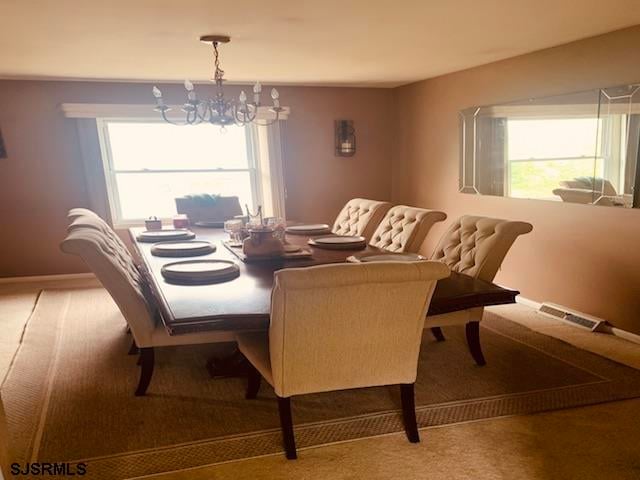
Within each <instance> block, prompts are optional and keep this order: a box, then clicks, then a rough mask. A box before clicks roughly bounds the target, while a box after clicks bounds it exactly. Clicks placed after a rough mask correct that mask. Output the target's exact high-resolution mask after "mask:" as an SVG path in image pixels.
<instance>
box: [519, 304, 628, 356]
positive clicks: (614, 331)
mask: <svg viewBox="0 0 640 480" xmlns="http://www.w3.org/2000/svg"><path fill="white" fill-rule="evenodd" d="M516 303H519V304H520V305H524V306H525V307H530V308H533V309H534V310H538V309H539V308H540V305H542V304H541V303H540V302H536V301H535V300H531V299H529V298H525V297H523V296H522V295H518V296H517V297H516ZM545 318H550V319H552V320H553V317H551V316H546V315H545ZM555 320H557V321H558V322H562V323H565V322H564V321H563V320H560V319H555ZM600 333H609V334H611V335H614V336H616V337H620V338H624V339H625V340H629V341H630V342H633V343H638V344H640V335H638V334H636V333H632V332H628V331H626V330H622V329H621V328H617V327H614V326H611V325H609V324H606V326H605V327H604V331H603V332H600Z"/></svg>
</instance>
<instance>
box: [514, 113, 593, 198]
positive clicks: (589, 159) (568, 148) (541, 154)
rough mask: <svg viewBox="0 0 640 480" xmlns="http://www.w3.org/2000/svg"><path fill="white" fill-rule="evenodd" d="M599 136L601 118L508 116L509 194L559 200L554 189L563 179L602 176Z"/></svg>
mask: <svg viewBox="0 0 640 480" xmlns="http://www.w3.org/2000/svg"><path fill="white" fill-rule="evenodd" d="M599 137H600V138H602V120H598V119H597V118H555V119H554V118H542V119H540V118H536V119H508V121H507V139H508V140H507V152H506V153H507V174H506V188H507V192H508V195H509V196H510V197H520V198H545V199H549V200H554V199H555V200H558V197H554V195H553V193H552V192H553V189H554V188H557V187H558V186H559V182H560V181H563V180H571V179H574V178H578V177H591V178H593V177H594V176H595V177H602V176H603V174H604V171H603V166H604V163H605V162H604V161H603V160H604V159H603V155H602V153H601V152H602V151H603V144H602V142H601V141H599V140H598V138H599ZM596 150H598V153H597V155H596Z"/></svg>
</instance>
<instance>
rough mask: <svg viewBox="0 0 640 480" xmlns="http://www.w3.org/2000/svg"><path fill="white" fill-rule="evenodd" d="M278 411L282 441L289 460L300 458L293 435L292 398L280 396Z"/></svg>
mask: <svg viewBox="0 0 640 480" xmlns="http://www.w3.org/2000/svg"><path fill="white" fill-rule="evenodd" d="M278 412H279V413H280V428H281V429H282V441H283V443H284V451H285V454H286V456H287V459H289V460H295V459H296V458H298V454H297V452H296V439H295V437H294V436H293V420H292V419H291V398H289V397H287V398H281V397H278Z"/></svg>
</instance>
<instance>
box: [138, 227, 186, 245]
mask: <svg viewBox="0 0 640 480" xmlns="http://www.w3.org/2000/svg"><path fill="white" fill-rule="evenodd" d="M193 238H196V234H195V233H193V232H192V231H191V230H187V229H185V228H180V229H177V230H174V229H163V230H145V231H144V232H141V233H140V234H139V235H138V241H139V242H166V241H168V240H191V239H193Z"/></svg>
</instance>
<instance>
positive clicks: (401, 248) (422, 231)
mask: <svg viewBox="0 0 640 480" xmlns="http://www.w3.org/2000/svg"><path fill="white" fill-rule="evenodd" d="M446 218H447V215H446V214H445V213H444V212H439V211H437V210H425V209H423V208H414V207H407V206H406V205H397V206H395V207H393V208H392V209H391V210H389V211H388V212H387V214H386V215H385V217H384V218H383V219H382V221H381V222H380V225H378V228H377V229H376V231H375V232H374V234H373V236H372V237H371V241H370V242H369V245H372V246H374V247H378V248H383V249H385V250H389V251H391V252H396V253H418V251H419V250H420V246H421V245H422V242H423V241H424V239H425V237H426V236H427V234H428V233H429V230H431V227H433V225H434V224H435V223H437V222H442V221H443V220H445V219H446Z"/></svg>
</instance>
